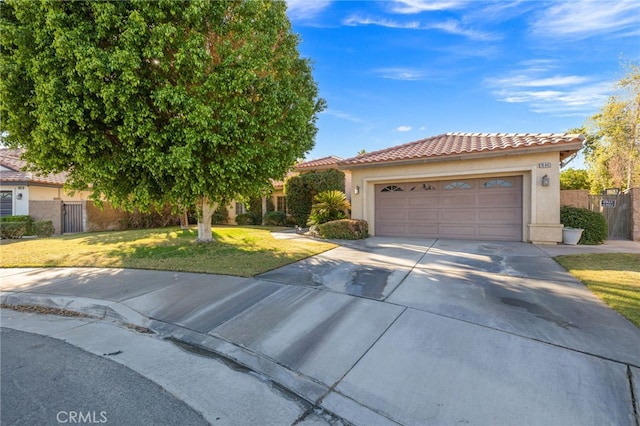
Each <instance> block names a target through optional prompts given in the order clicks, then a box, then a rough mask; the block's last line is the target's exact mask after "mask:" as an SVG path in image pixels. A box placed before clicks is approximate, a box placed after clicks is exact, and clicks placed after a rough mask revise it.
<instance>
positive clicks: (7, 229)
mask: <svg viewBox="0 0 640 426" xmlns="http://www.w3.org/2000/svg"><path fill="white" fill-rule="evenodd" d="M26 230H27V222H11V221H9V222H0V238H5V239H18V238H22V236H23V235H24V234H25V232H26Z"/></svg>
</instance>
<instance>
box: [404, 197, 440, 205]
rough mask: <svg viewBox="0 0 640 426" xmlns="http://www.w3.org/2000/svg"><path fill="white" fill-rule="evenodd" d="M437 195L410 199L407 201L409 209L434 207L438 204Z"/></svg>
mask: <svg viewBox="0 0 640 426" xmlns="http://www.w3.org/2000/svg"><path fill="white" fill-rule="evenodd" d="M439 199H440V197H439V195H438V194H430V195H426V196H423V197H410V198H409V199H408V200H407V204H408V206H409V207H436V206H437V205H438V202H439Z"/></svg>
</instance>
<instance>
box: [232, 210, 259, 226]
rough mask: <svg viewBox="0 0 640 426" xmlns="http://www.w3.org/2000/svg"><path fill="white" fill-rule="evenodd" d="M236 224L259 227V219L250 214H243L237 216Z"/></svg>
mask: <svg viewBox="0 0 640 426" xmlns="http://www.w3.org/2000/svg"><path fill="white" fill-rule="evenodd" d="M236 224H237V225H259V224H260V222H259V219H258V218H256V215H255V214H253V213H251V212H248V213H242V214H239V215H237V216H236Z"/></svg>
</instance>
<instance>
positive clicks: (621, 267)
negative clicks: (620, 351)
mask: <svg viewBox="0 0 640 426" xmlns="http://www.w3.org/2000/svg"><path fill="white" fill-rule="evenodd" d="M555 259H556V261H557V262H558V263H559V264H560V265H562V266H563V267H564V268H565V269H566V270H567V271H569V272H570V273H571V274H572V275H573V276H575V277H576V278H577V279H579V280H580V281H582V282H583V283H584V284H585V285H586V286H587V287H588V288H589V290H591V291H592V292H593V293H594V294H595V295H596V296H598V297H599V298H600V299H602V300H603V301H604V302H605V303H606V304H607V305H609V306H610V307H612V308H613V309H615V310H616V311H617V312H619V313H620V314H622V315H623V316H624V317H626V318H627V319H628V320H629V321H631V322H632V323H634V324H635V325H636V326H637V327H640V255H639V254H621V253H607V254H603V253H601V254H576V255H568V256H558V257H556V258H555Z"/></svg>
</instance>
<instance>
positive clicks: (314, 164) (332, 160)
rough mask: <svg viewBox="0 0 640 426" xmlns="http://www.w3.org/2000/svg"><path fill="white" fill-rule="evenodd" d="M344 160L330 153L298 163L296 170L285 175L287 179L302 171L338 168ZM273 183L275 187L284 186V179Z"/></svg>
mask: <svg viewBox="0 0 640 426" xmlns="http://www.w3.org/2000/svg"><path fill="white" fill-rule="evenodd" d="M341 161H342V158H340V157H336V156H333V155H330V156H328V157H322V158H318V159H317V160H309V161H305V162H303V163H298V164H296V165H295V166H294V171H293V172H289V173H287V176H285V180H287V178H289V177H290V176H295V175H297V174H299V173H300V172H309V171H312V170H324V169H331V168H334V169H337V168H338V163H340V162H341ZM271 184H272V185H273V187H274V188H283V187H284V181H281V180H272V181H271Z"/></svg>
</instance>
